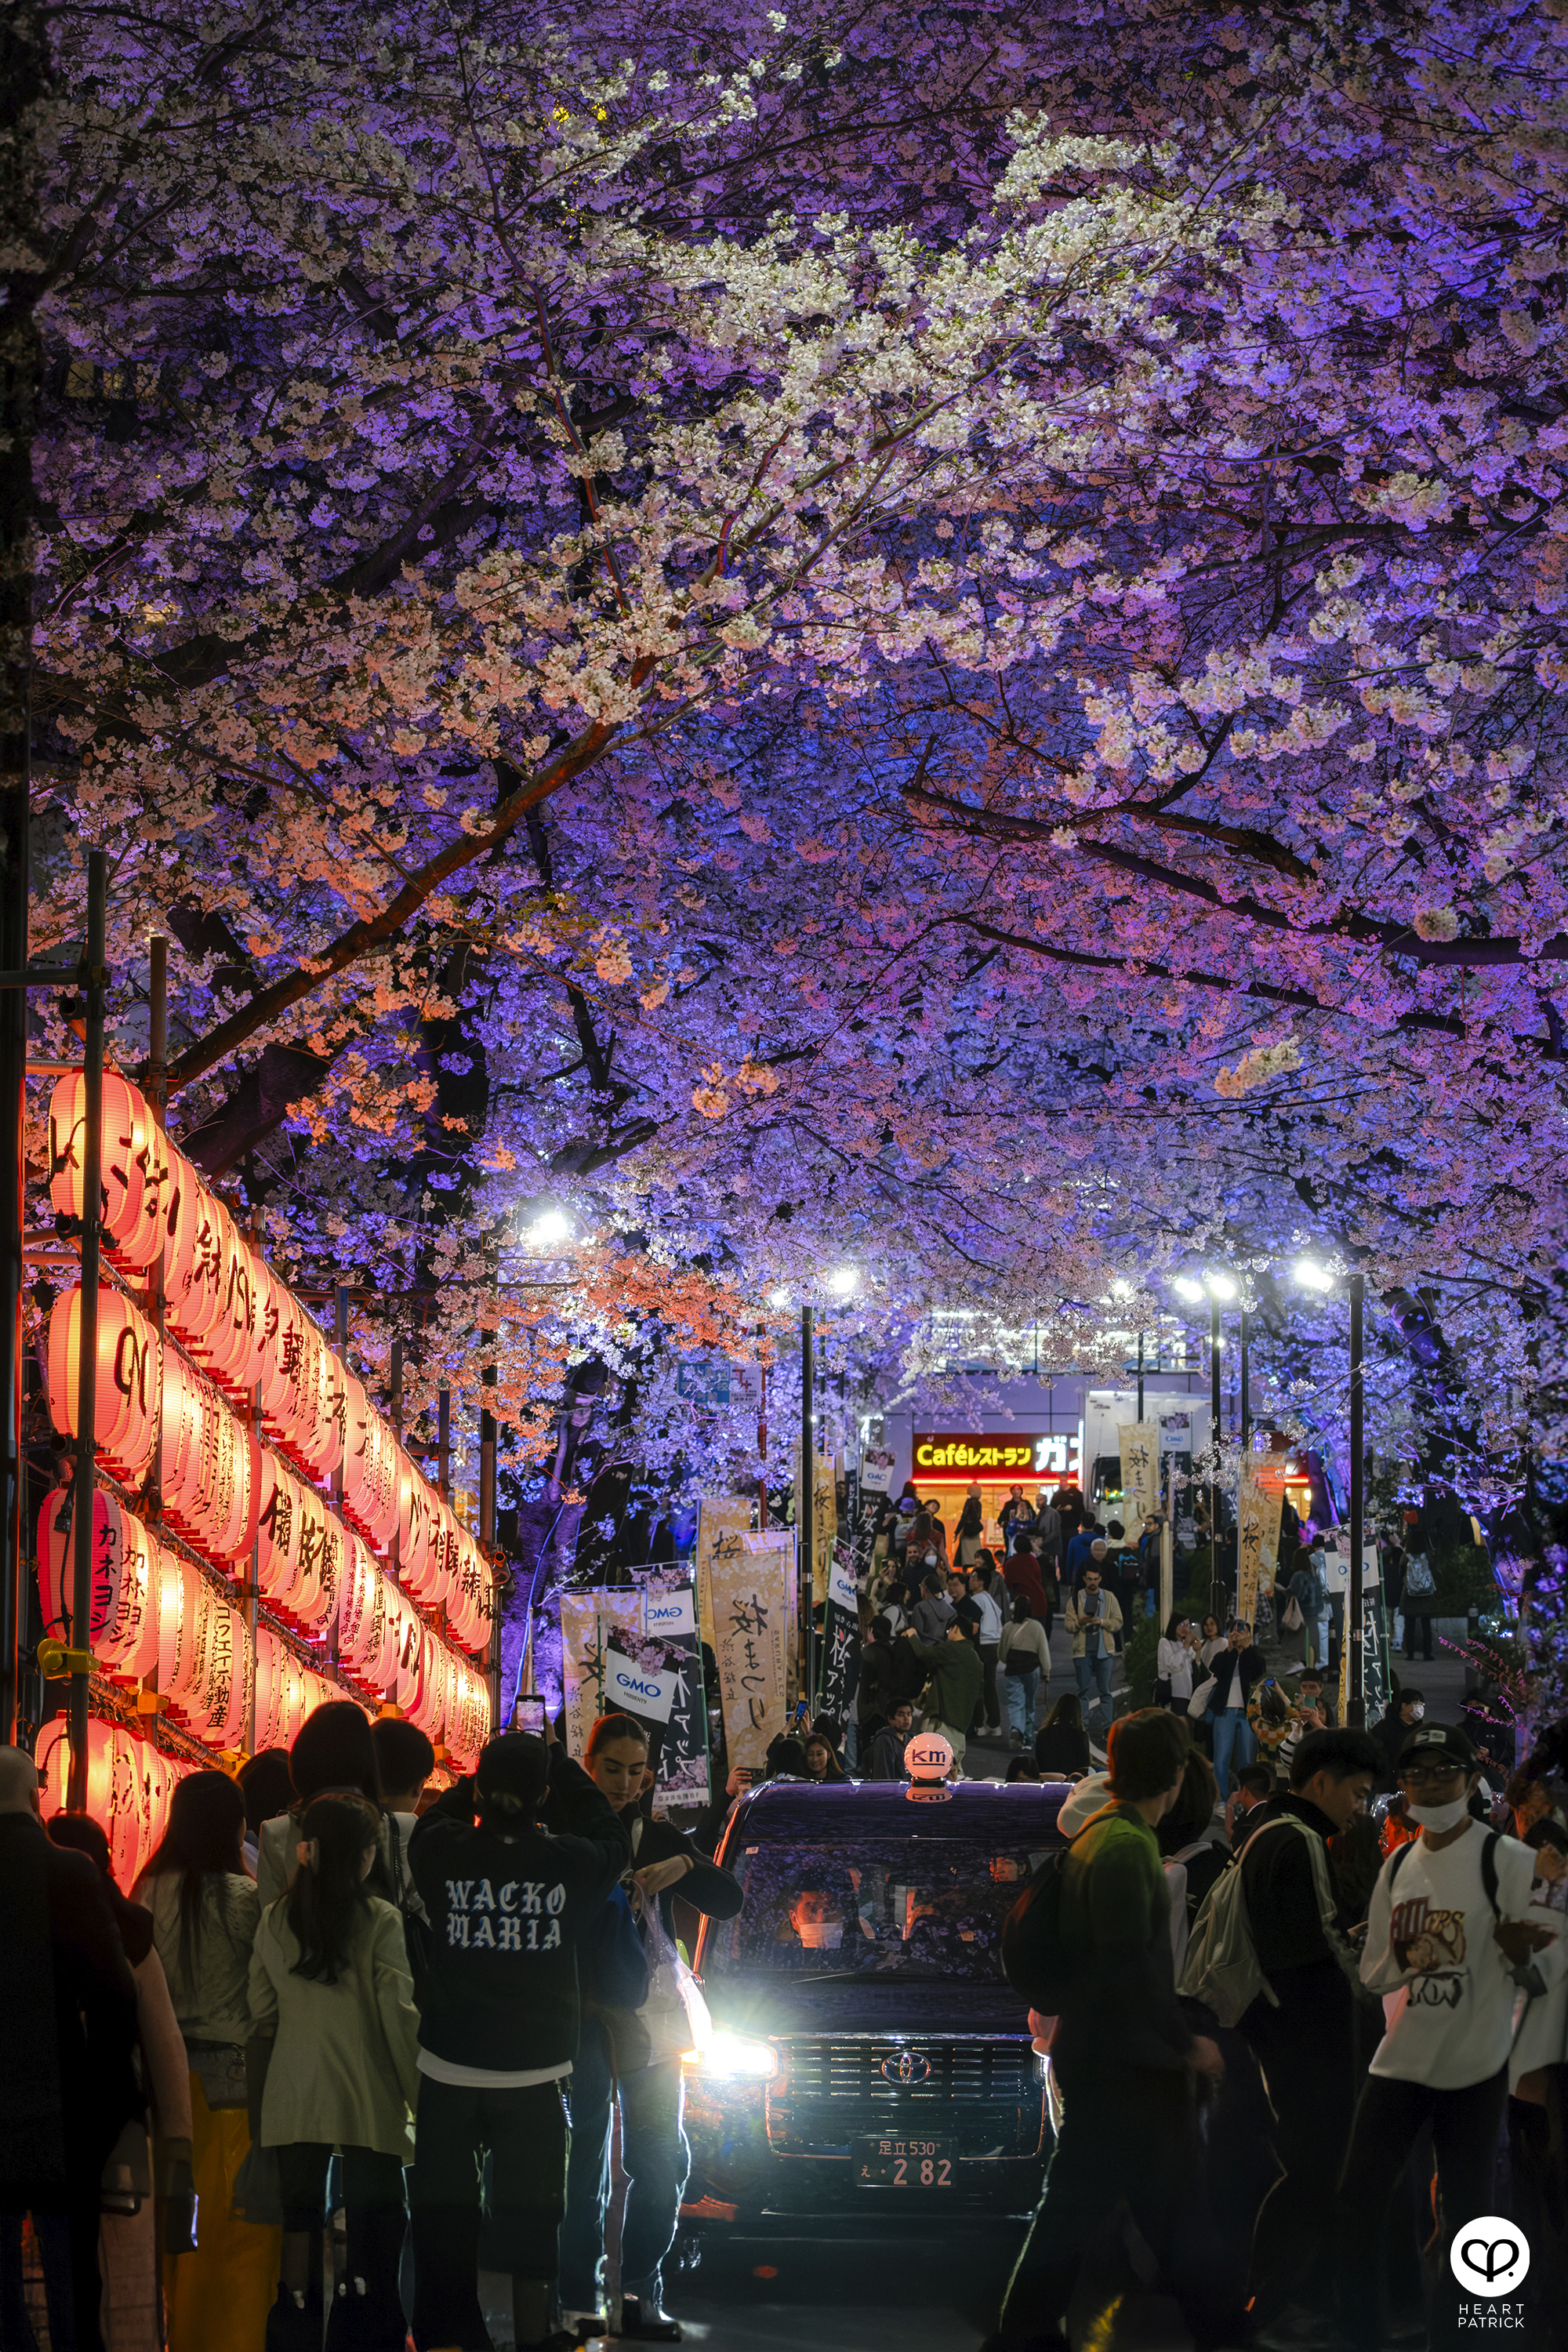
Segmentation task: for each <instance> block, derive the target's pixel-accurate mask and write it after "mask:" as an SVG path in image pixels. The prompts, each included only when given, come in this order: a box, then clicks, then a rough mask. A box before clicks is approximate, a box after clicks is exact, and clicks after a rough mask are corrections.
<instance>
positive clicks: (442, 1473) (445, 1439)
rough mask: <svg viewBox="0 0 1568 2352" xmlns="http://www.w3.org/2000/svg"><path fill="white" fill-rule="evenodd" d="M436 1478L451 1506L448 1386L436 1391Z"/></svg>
mask: <svg viewBox="0 0 1568 2352" xmlns="http://www.w3.org/2000/svg"><path fill="white" fill-rule="evenodd" d="M436 1478H437V1485H438V1486H439V1487H440V1489H441V1500H442V1501H443V1502H444V1503H445V1504H447V1507H450V1505H451V1501H452V1391H451V1390H450V1389H447V1388H441V1389H437V1391H436Z"/></svg>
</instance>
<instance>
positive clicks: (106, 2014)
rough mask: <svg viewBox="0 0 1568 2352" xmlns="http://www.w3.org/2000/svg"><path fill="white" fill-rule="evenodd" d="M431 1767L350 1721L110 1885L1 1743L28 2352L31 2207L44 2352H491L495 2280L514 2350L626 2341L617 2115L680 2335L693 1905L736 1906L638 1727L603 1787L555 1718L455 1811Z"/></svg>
mask: <svg viewBox="0 0 1568 2352" xmlns="http://www.w3.org/2000/svg"><path fill="white" fill-rule="evenodd" d="M435 1762H436V1759H435V1753H434V1750H433V1749H432V1748H431V1745H430V1743H429V1741H428V1740H427V1739H426V1737H425V1735H424V1734H423V1733H422V1732H421V1731H419V1730H418V1729H417V1727H415V1726H414V1725H412V1724H409V1723H406V1722H405V1721H403V1720H401V1719H400V1718H397V1717H387V1718H384V1719H383V1720H380V1721H377V1722H375V1723H374V1724H372V1723H371V1722H370V1721H369V1720H368V1719H367V1717H365V1715H364V1714H363V1711H362V1710H361V1709H360V1708H359V1707H358V1706H355V1705H354V1704H353V1702H351V1701H347V1700H342V1701H337V1700H334V1701H331V1702H330V1703H328V1704H327V1705H325V1706H321V1707H319V1708H318V1709H317V1710H316V1711H315V1713H314V1714H313V1715H311V1716H310V1717H309V1719H308V1720H307V1721H306V1723H305V1724H304V1726H303V1727H302V1728H301V1730H300V1734H299V1736H298V1738H296V1739H295V1741H294V1744H293V1747H292V1748H290V1749H289V1752H288V1754H287V1755H286V1756H285V1755H284V1754H283V1753H282V1752H281V1751H268V1752H267V1753H265V1754H263V1755H261V1756H258V1757H255V1758H253V1759H250V1762H249V1763H248V1764H247V1766H246V1768H245V1769H244V1770H243V1771H242V1772H241V1774H240V1775H239V1776H238V1778H237V1779H231V1778H230V1777H229V1776H228V1775H227V1774H226V1773H225V1772H223V1771H220V1770H216V1769H213V1770H208V1771H197V1772H194V1773H191V1774H189V1775H188V1776H187V1777H186V1778H184V1780H181V1781H180V1782H179V1783H178V1785H177V1787H176V1789H175V1791H174V1798H173V1801H172V1804H171V1807H170V1812H169V1819H168V1826H167V1831H166V1833H165V1835H164V1837H163V1841H162V1843H161V1844H160V1846H159V1847H158V1849H157V1851H156V1852H155V1853H153V1856H152V1859H151V1860H150V1862H149V1863H148V1864H147V1866H146V1868H145V1870H144V1871H143V1872H142V1874H141V1876H140V1877H139V1879H138V1881H137V1883H136V1885H135V1886H134V1887H133V1888H131V1889H122V1888H121V1887H119V1886H118V1885H116V1884H115V1882H114V1879H113V1876H112V1874H111V1871H110V1849H109V1844H108V1841H107V1838H106V1837H105V1835H104V1832H103V1831H102V1829H101V1827H100V1825H99V1824H97V1823H96V1822H92V1821H90V1820H89V1819H87V1818H86V1817H84V1816H80V1815H59V1816H57V1817H56V1818H54V1819H53V1820H51V1821H50V1822H47V1824H46V1823H45V1822H44V1821H43V1820H42V1817H41V1810H40V1792H39V1785H38V1776H37V1770H36V1769H35V1768H34V1765H33V1763H32V1760H31V1759H30V1758H29V1757H28V1756H27V1755H26V1753H25V1752H23V1751H22V1750H20V1749H17V1748H3V1749H0V1901H3V1903H4V1906H5V1922H6V1925H5V1935H4V1937H0V2146H3V2147H4V2151H5V2153H4V2156H3V2158H0V2340H3V2341H4V2343H5V2347H6V2352H33V2347H35V2346H36V2343H37V2336H36V2334H35V2331H34V2329H33V2326H32V2322H31V2319H30V2317H29V2310H28V2300H27V2295H26V2291H25V2275H26V2270H25V2263H24V2220H25V2219H26V2221H27V2223H28V2224H29V2226H30V2231H31V2237H32V2245H33V2250H34V2262H35V2264H36V2267H37V2272H38V2273H39V2274H40V2276H41V2281H42V2291H43V2294H44V2300H45V2305H46V2308H47V2330H48V2340H49V2343H50V2346H51V2347H52V2352H161V2347H164V2346H165V2345H166V2347H167V2352H320V2347H321V2344H322V2341H323V2331H324V2333H325V2341H326V2343H327V2345H328V2346H329V2347H331V2352H404V2347H405V2344H406V2342H407V2339H408V2336H409V2335H410V2333H412V2336H413V2340H414V2343H415V2345H416V2347H417V2352H448V2348H449V2352H483V2347H487V2346H488V2345H489V2342H490V2337H489V2334H488V2333H487V2326H486V2319H485V2315H484V2311H483V2309H482V2307H481V2301H480V2290H479V2277H480V2273H481V2271H484V2272H489V2273H500V2275H501V2277H503V2278H505V2279H510V2296H511V2306H512V2309H511V2317H512V2326H513V2330H514V2340H515V2342H516V2344H517V2345H518V2346H519V2347H537V2346H552V2347H566V2346H577V2345H579V2344H581V2343H582V2342H583V2341H584V2339H585V2338H586V2337H588V2336H592V2335H595V2334H597V2335H604V2334H606V2333H607V2332H608V2329H609V2325H610V2319H609V2314H608V2312H607V2310H606V2308H605V2216H606V2205H607V2197H608V2186H609V2147H610V2137H611V2120H612V2111H613V2109H614V2108H615V2106H616V2105H617V2103H618V2106H619V2111H620V2126H621V2133H620V2142H621V2156H622V2163H623V2167H624V2169H625V2172H626V2177H627V2191H626V2204H625V2210H624V2215H623V2220H622V2227H621V2241H620V2279H621V2289H622V2307H621V2315H620V2323H619V2332H620V2334H621V2335H622V2336H630V2337H633V2338H637V2339H642V2340H647V2341H654V2342H677V2341H679V2337H680V2335H681V2328H680V2324H679V2321H678V2320H676V2319H674V2318H673V2317H671V2316H670V2315H669V2314H668V2312H667V2311H666V2309H665V2308H664V2298H663V2280H662V2266H663V2264H664V2262H665V2259H666V2256H667V2255H668V2250H669V2247H670V2244H671V2242H672V2240H673V2238H674V2234H675V2230H676V2224H677V2219H678V2215H679V2202H680V2195H681V2190H682V2189H683V2187H684V2185H685V2180H686V2176H687V2171H688V2169H689V2156H688V2151H687V2146H686V2140H685V2136H684V2133H683V2130H682V2074H681V2063H680V2060H681V2053H682V2052H683V2051H684V2050H685V2048H686V2047H687V2045H688V2043H689V2038H690V2037H689V2032H688V2030H687V2021H686V2016H685V2012H684V2010H683V2009H682V2008H681V2004H680V2000H679V1970H678V1969H676V1968H675V1967H674V1964H673V1962H672V1958H671V1956H672V1955H673V1954H675V1953H676V1952H677V1947H676V1944H675V1941H674V1937H675V1932H676V1915H675V1911H674V1906H675V1905H676V1903H678V1902H679V1904H680V1905H681V1906H689V1908H690V1910H692V1911H694V1912H698V1913H706V1914H710V1915H711V1916H715V1917H718V1918H728V1917H731V1916H734V1915H735V1914H736V1913H737V1912H738V1911H739V1910H740V1907H741V1901H742V1895H741V1888H740V1886H739V1885H738V1883H737V1882H736V1880H735V1879H734V1878H733V1877H731V1874H729V1873H728V1872H727V1871H724V1870H721V1869H720V1868H719V1867H718V1866H717V1865H716V1864H714V1863H713V1862H712V1861H711V1860H710V1857H709V1856H708V1855H707V1854H705V1853H702V1852H701V1851H700V1848H699V1847H698V1846H697V1845H696V1843H694V1842H693V1840H692V1838H691V1837H690V1836H689V1834H686V1833H683V1832H680V1831H679V1830H678V1829H676V1828H675V1827H673V1826H672V1825H671V1824H669V1823H668V1822H658V1821H655V1820H654V1819H652V1818H651V1815H650V1813H649V1811H648V1810H647V1795H648V1793H649V1790H650V1786H651V1781H652V1774H651V1772H650V1771H649V1769H648V1739H647V1733H646V1731H645V1730H644V1729H643V1728H642V1727H641V1726H640V1725H639V1724H637V1722H635V1721H634V1720H633V1719H632V1718H631V1717H626V1716H606V1717H603V1718H601V1720H600V1721H599V1722H598V1723H597V1724H596V1725H595V1727H594V1730H593V1733H592V1735H591V1737H590V1738H589V1741H588V1745H587V1749H586V1754H585V1757H584V1763H583V1764H582V1765H581V1766H580V1765H578V1764H576V1763H574V1762H573V1761H572V1760H571V1759H569V1758H568V1757H567V1755H566V1754H565V1752H564V1750H563V1748H561V1747H560V1746H559V1744H557V1742H556V1741H555V1738H554V1735H553V1731H552V1730H551V1729H550V1728H548V1727H547V1729H546V1733H545V1736H544V1738H533V1737H532V1736H531V1735H529V1734H525V1733H507V1734H503V1735H501V1736H500V1737H498V1738H493V1739H491V1740H490V1741H489V1744H488V1745H487V1746H486V1747H485V1748H484V1749H483V1750H482V1752H481V1754H480V1757H479V1763H478V1767H477V1769H476V1771H475V1773H474V1774H473V1776H472V1777H471V1778H469V1779H463V1780H458V1781H456V1782H455V1783H454V1784H453V1785H451V1786H450V1787H447V1788H445V1789H442V1790H437V1789H435V1788H434V1787H429V1786H427V1784H428V1783H429V1782H430V1780H431V1775H432V1773H433V1771H434V1769H435ZM73 1848H74V1849H76V1851H72V1849H73ZM672 1988H673V1990H672ZM569 2143H570V2156H569V2155H568V2145H569ZM334 2214H339V2215H341V2216H342V2233H343V2234H342V2248H341V2252H339V2254H338V2256H337V2259H336V2260H335V2261H333V2260H330V2259H328V2247H327V2240H328V2231H329V2227H330V2217H331V2216H332V2215H334Z"/></svg>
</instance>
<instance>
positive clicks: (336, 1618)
mask: <svg viewBox="0 0 1568 2352" xmlns="http://www.w3.org/2000/svg"><path fill="white" fill-rule="evenodd" d="M333 1337H334V1339H336V1342H337V1351H338V1362H339V1364H340V1365H341V1366H342V1375H343V1381H344V1391H343V1395H344V1412H343V1452H342V1455H340V1457H339V1460H338V1466H337V1468H336V1469H335V1470H334V1471H333V1473H332V1501H333V1503H334V1504H335V1505H336V1506H337V1513H338V1517H339V1519H340V1520H342V1519H343V1472H344V1469H345V1468H346V1466H347V1455H348V1411H347V1398H348V1390H347V1382H348V1377H349V1293H348V1285H347V1284H346V1283H342V1282H340V1283H339V1284H338V1285H337V1286H336V1295H335V1300H334V1322H333ZM343 1524H344V1526H345V1528H346V1525H347V1522H346V1521H344V1522H343ZM343 1572H344V1574H345V1575H346V1574H347V1572H348V1551H347V1548H346V1546H345V1549H344V1552H343ZM341 1624H342V1598H341V1593H340V1599H339V1604H338V1608H337V1609H336V1611H335V1612H333V1616H332V1632H331V1643H330V1650H331V1661H332V1672H333V1673H334V1674H336V1672H337V1671H338V1668H339V1666H340V1665H341V1664H342V1647H341V1644H340V1641H339V1631H340V1627H341Z"/></svg>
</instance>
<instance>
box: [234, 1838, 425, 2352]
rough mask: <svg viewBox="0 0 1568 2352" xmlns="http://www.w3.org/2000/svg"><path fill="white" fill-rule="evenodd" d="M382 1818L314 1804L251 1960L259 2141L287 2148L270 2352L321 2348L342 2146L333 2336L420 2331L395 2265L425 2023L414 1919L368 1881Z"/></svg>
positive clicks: (395, 2337) (371, 2341)
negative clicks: (410, 1928)
mask: <svg viewBox="0 0 1568 2352" xmlns="http://www.w3.org/2000/svg"><path fill="white" fill-rule="evenodd" d="M381 1823H382V1815H381V1812H380V1809H379V1808H378V1807H377V1806H375V1805H373V1804H371V1803H369V1802H368V1801H366V1799H364V1798H363V1797H361V1796H358V1795H355V1794H352V1793H351V1794H347V1795H341V1796H325V1797H316V1798H313V1799H312V1800H311V1801H310V1804H309V1805H308V1806H307V1807H306V1808H305V1812H304V1816H303V1818H302V1820H301V1821H300V1824H299V1839H298V1844H297V1849H296V1859H297V1862H298V1868H297V1869H296V1871H295V1874H294V1876H293V1879H292V1881H291V1882H290V1885H289V1892H288V1893H287V1894H286V1895H279V1898H278V1900H277V1902H275V1903H270V1904H268V1906H267V1908H266V1909H265V1910H264V1911H263V1913H262V1915H261V1924H260V1927H259V1928H258V1932H257V1937H256V1948H255V1950H254V1952H253V1953H252V1955H251V1961H250V1987H249V1991H250V2014H251V2016H252V2018H253V2019H254V2021H255V2026H256V2036H255V2039H254V2041H253V2043H252V2051H253V2053H254V2055H255V2057H256V2059H257V2061H258V2063H256V2064H255V2065H254V2066H253V2067H252V2069H251V2075H252V2080H251V2093H252V2105H253V2107H254V2108H255V2110H256V2127H255V2129H254V2131H253V2135H252V2137H254V2138H255V2139H256V2140H257V2142H258V2145H259V2146H261V2147H268V2148H272V2149H274V2150H275V2151H276V2154H277V2159H278V2173H279V2190H280V2201H281V2203H282V2207H283V2259H282V2273H283V2275H282V2279H281V2282H280V2284H279V2291H278V2302H277V2305H276V2306H275V2308H274V2313H273V2317H272V2320H271V2322H270V2324H269V2325H268V2334H267V2342H268V2352H307V2347H309V2352H315V2347H318V2346H319V2345H320V2343H321V2272H320V2264H321V2232H322V2228H323V2224H324V2221H325V2217H326V2199H327V2169H328V2166H329V2163H330V2161H331V2153H332V2150H333V2148H334V2147H337V2148H341V2149H342V2197H343V2205H344V2208H345V2212H346V2221H347V2229H348V2261H347V2264H346V2275H345V2276H344V2278H343V2280H342V2284H340V2286H339V2288H338V2295H339V2298H340V2300H341V2301H342V2303H343V2304H344V2305H345V2306H346V2307H345V2308H344V2309H343V2310H342V2313H341V2314H340V2315H339V2317H340V2321H341V2323H342V2325H341V2328H336V2329H334V2331H333V2332H334V2334H336V2333H340V2332H341V2333H342V2334H343V2335H344V2336H345V2339H346V2340H347V2341H349V2342H352V2343H353V2345H354V2346H355V2347H363V2352H401V2347H402V2346H403V2345H404V2343H405V2338H406V2336H407V2326H406V2322H405V2317H404V2312H403V2306H402V2304H401V2303H400V2301H399V2300H398V2293H397V2268H398V2262H399V2259H400V2257H401V2254H402V2252H403V2236H404V2228H405V2206H404V2194H403V2168H404V2166H405V2164H406V2163H407V2162H408V2161H409V2160H410V2158H411V2157H412V2155H413V2133H412V2131H411V2129H410V2118H411V2116H412V2114H413V2111H414V2106H415V2103H416V2099H417V2096H418V2092H419V2067H418V2060H419V2015H418V2011H416V2008H415V2006H414V1984H413V1979H412V1978H411V1977H410V1975H409V1972H408V1961H407V1956H406V1952H405V1944H404V1929H403V1916H402V1914H401V1913H400V1912H399V1911H397V1910H396V1909H395V1907H394V1906H393V1905H392V1904H390V1903H386V1902H384V1901H383V1900H382V1899H381V1897H380V1896H379V1895H374V1894H373V1893H372V1892H371V1889H370V1887H369V1885H367V1884H366V1881H367V1879H368V1877H369V1874H370V1872H371V1869H372V1866H373V1865H374V1862H375V1860H376V1857H377V1854H378V1853H379V1851H380V1836H381Z"/></svg>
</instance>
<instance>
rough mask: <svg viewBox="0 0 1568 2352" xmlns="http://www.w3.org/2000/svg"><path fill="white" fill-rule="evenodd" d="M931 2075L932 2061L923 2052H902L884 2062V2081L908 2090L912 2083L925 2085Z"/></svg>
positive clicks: (885, 2059)
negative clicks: (899, 2084) (897, 2084)
mask: <svg viewBox="0 0 1568 2352" xmlns="http://www.w3.org/2000/svg"><path fill="white" fill-rule="evenodd" d="M930 2073H931V2060H930V2059H929V2058H928V2057H927V2056H926V2054H925V2053H924V2051H923V2050H900V2052H899V2053H898V2055H897V2056H896V2057H893V2058H884V2059H883V2061H882V2074H883V2079H884V2080H885V2081H887V2082H889V2083H901V2084H903V2085H904V2088H905V2089H906V2090H908V2088H909V2087H910V2084H912V2083H923V2082H924V2081H925V2080H926V2079H927V2077H928V2075H929V2074H930Z"/></svg>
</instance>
